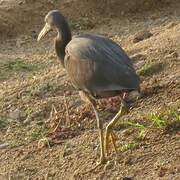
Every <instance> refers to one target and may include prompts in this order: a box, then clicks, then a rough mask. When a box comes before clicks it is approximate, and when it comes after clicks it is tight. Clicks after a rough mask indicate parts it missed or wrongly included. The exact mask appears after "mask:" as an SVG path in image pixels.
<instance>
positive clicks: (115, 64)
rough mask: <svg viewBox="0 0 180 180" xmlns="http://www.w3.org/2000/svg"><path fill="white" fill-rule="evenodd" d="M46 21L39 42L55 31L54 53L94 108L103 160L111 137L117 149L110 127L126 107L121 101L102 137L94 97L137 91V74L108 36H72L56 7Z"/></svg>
mask: <svg viewBox="0 0 180 180" xmlns="http://www.w3.org/2000/svg"><path fill="white" fill-rule="evenodd" d="M45 23H46V24H45V26H44V28H43V29H42V30H41V32H40V34H39V36H38V41H39V40H40V39H41V38H42V37H44V36H45V35H46V34H47V33H48V32H49V31H50V30H52V29H54V30H56V31H57V37H56V39H55V49H56V53H57V56H58V58H59V60H60V62H61V64H62V66H63V67H64V68H65V69H66V71H67V73H68V75H69V77H70V79H71V81H72V84H73V85H74V87H75V88H76V89H77V90H79V91H80V95H81V98H82V99H83V100H84V101H86V102H88V103H90V104H91V105H92V107H93V109H94V112H95V115H96V119H97V126H98V128H99V136H100V148H101V156H100V164H101V163H105V162H106V153H108V149H109V141H110V139H111V140H112V144H113V146H114V148H115V150H116V146H115V138H114V134H113V132H112V128H113V126H114V125H115V123H116V122H117V121H118V119H119V117H120V116H121V115H122V113H123V112H124V110H125V106H124V101H123V100H122V105H121V108H120V110H119V112H118V113H117V114H116V116H115V117H114V118H113V119H112V120H111V121H110V123H109V124H108V125H107V127H106V132H105V137H104V136H103V123H102V121H101V120H100V119H99V116H98V112H97V108H96V102H95V99H99V98H108V97H113V96H117V95H122V93H125V92H129V91H132V90H139V84H140V80H139V77H138V76H137V74H136V72H135V70H134V68H133V65H132V63H131V60H130V58H129V57H128V56H127V54H126V53H125V52H124V51H123V49H122V48H121V47H120V46H119V45H117V44H116V43H115V42H113V41H111V40H110V39H107V38H106V37H103V36H99V35H94V34H83V35H78V36H74V37H73V38H72V36H71V30H70V28H69V25H68V23H67V21H66V19H65V17H64V16H63V15H62V14H61V13H60V12H59V11H58V10H53V11H50V12H49V13H48V14H47V15H46V17H45Z"/></svg>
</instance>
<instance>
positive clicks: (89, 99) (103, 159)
mask: <svg viewBox="0 0 180 180" xmlns="http://www.w3.org/2000/svg"><path fill="white" fill-rule="evenodd" d="M79 94H80V97H81V99H82V100H83V101H85V102H87V103H89V104H91V105H92V107H93V110H94V113H95V116H96V120H97V127H98V130H99V138H100V153H101V154H100V162H99V163H98V165H100V164H104V163H105V162H106V157H105V148H104V136H103V123H102V121H101V120H100V119H99V115H98V112H97V108H96V102H95V100H94V99H93V98H92V97H91V96H90V95H89V94H87V93H86V92H83V91H80V92H79ZM98 165H97V166H98ZM97 166H96V167H97ZM96 167H95V168H96ZM95 168H93V169H95Z"/></svg>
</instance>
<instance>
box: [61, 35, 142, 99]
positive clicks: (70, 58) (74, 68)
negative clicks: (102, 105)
mask: <svg viewBox="0 0 180 180" xmlns="http://www.w3.org/2000/svg"><path fill="white" fill-rule="evenodd" d="M64 65H65V69H66V70H67V72H68V74H69V76H70V79H71V81H72V83H73V84H74V86H75V87H76V88H77V89H79V90H84V91H87V92H90V93H91V94H92V95H95V94H99V95H100V93H101V91H102V92H107V91H108V92H110V91H111V92H112V91H116V92H117V93H118V91H123V90H134V89H139V77H138V76H137V75H136V72H135V70H134V68H133V65H132V63H131V60H130V59H129V57H128V56H127V54H126V53H125V52H124V51H123V49H122V48H121V47H120V46H118V45H117V44H116V43H114V42H113V41H111V40H109V39H107V38H105V37H103V36H98V35H92V34H84V35H79V36H76V37H75V38H73V39H72V40H71V41H70V42H69V43H68V45H67V46H66V54H65V59H64ZM117 93H116V94H117ZM113 95H114V93H112V96H113Z"/></svg>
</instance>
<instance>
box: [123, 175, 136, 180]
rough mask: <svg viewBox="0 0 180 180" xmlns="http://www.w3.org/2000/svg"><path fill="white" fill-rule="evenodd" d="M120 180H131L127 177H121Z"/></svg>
mask: <svg viewBox="0 0 180 180" xmlns="http://www.w3.org/2000/svg"><path fill="white" fill-rule="evenodd" d="M122 179H123V180H133V178H132V177H128V176H127V177H123V178H122Z"/></svg>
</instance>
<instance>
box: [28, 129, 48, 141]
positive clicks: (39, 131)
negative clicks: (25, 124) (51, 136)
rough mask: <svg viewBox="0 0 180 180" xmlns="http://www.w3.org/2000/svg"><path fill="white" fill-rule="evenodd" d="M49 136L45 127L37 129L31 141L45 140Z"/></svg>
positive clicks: (33, 132)
mask: <svg viewBox="0 0 180 180" xmlns="http://www.w3.org/2000/svg"><path fill="white" fill-rule="evenodd" d="M46 135H47V130H46V129H45V128H44V127H41V128H36V129H34V130H33V131H32V133H31V140H32V141H34V140H38V139H44V138H45V137H46Z"/></svg>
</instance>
